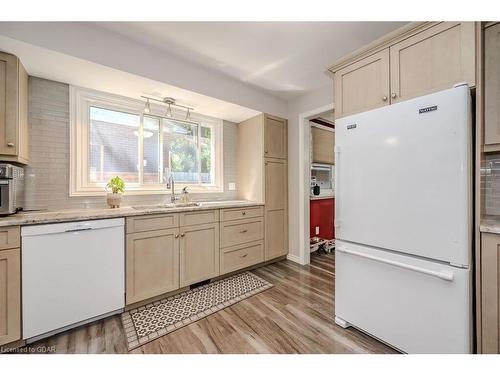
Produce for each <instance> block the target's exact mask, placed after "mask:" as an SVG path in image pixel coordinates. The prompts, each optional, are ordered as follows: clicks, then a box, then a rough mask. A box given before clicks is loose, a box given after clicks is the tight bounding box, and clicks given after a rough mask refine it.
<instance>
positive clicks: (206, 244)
mask: <svg viewBox="0 0 500 375" xmlns="http://www.w3.org/2000/svg"><path fill="white" fill-rule="evenodd" d="M217 276H219V223H212V224H203V225H194V226H189V227H181V229H180V285H181V287H184V286H188V285H191V284H194V283H197V282H200V281H204V280H208V279H211V278H213V277H217Z"/></svg>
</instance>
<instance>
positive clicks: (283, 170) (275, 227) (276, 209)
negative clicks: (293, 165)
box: [264, 159, 288, 260]
mask: <svg viewBox="0 0 500 375" xmlns="http://www.w3.org/2000/svg"><path fill="white" fill-rule="evenodd" d="M287 168H288V166H287V163H285V162H284V161H282V160H275V159H273V160H271V159H266V161H265V184H266V186H265V190H266V197H265V199H266V204H265V219H264V226H265V230H264V233H265V245H266V246H265V259H266V260H269V259H273V258H276V257H278V256H281V255H286V254H287V253H288V210H287V207H288V173H287Z"/></svg>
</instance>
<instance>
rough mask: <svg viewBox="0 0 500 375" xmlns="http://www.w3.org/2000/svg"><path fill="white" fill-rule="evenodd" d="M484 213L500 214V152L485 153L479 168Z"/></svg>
mask: <svg viewBox="0 0 500 375" xmlns="http://www.w3.org/2000/svg"><path fill="white" fill-rule="evenodd" d="M481 190H482V193H483V194H482V196H483V197H484V207H485V212H484V213H485V214H486V215H500V154H487V155H486V157H485V160H484V162H483V165H482V168H481Z"/></svg>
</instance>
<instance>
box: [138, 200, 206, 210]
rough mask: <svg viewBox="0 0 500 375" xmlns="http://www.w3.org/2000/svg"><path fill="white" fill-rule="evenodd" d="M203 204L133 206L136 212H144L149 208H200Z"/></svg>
mask: <svg viewBox="0 0 500 375" xmlns="http://www.w3.org/2000/svg"><path fill="white" fill-rule="evenodd" d="M199 206H201V203H199V202H189V203H165V204H150V205H142V206H132V208H133V209H134V210H143V209H147V208H177V207H199Z"/></svg>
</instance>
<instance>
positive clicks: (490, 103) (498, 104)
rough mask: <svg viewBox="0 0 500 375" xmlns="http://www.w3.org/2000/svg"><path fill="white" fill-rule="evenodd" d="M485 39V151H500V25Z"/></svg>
mask: <svg viewBox="0 0 500 375" xmlns="http://www.w3.org/2000/svg"><path fill="white" fill-rule="evenodd" d="M484 39H485V41H484V144H485V146H484V150H485V151H500V23H496V24H493V25H491V26H489V27H487V28H486V30H485V31H484Z"/></svg>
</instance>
